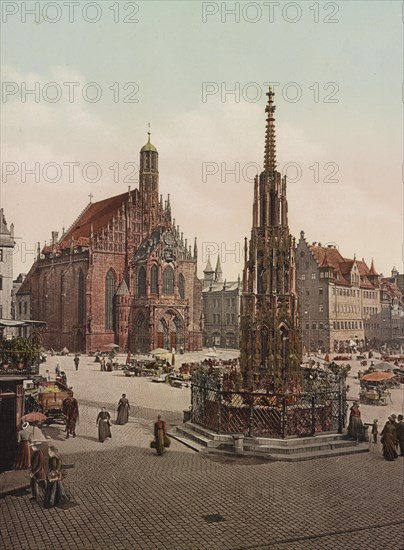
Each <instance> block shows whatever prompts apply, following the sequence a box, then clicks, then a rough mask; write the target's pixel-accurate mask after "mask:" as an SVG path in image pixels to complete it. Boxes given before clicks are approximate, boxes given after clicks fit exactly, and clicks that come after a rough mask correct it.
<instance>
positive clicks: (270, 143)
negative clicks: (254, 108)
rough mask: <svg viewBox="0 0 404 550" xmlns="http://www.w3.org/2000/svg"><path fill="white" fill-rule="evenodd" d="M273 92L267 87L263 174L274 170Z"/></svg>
mask: <svg viewBox="0 0 404 550" xmlns="http://www.w3.org/2000/svg"><path fill="white" fill-rule="evenodd" d="M274 95H275V94H274V92H273V91H272V88H271V86H270V87H269V90H268V93H267V96H268V104H267V106H266V108H265V112H266V113H267V114H268V116H267V126H266V130H265V155H264V172H266V173H268V172H274V171H275V168H276V137H275V118H274V112H275V108H276V107H275V105H274V104H273V103H274V99H273V98H274Z"/></svg>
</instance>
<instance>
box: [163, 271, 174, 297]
mask: <svg viewBox="0 0 404 550" xmlns="http://www.w3.org/2000/svg"><path fill="white" fill-rule="evenodd" d="M163 293H164V294H174V271H173V270H172V268H171V267H166V268H165V270H164V272H163Z"/></svg>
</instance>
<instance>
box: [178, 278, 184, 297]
mask: <svg viewBox="0 0 404 550" xmlns="http://www.w3.org/2000/svg"><path fill="white" fill-rule="evenodd" d="M178 292H179V294H180V298H181V299H182V300H183V299H184V298H185V277H184V275H183V274H182V273H180V275H179V277H178Z"/></svg>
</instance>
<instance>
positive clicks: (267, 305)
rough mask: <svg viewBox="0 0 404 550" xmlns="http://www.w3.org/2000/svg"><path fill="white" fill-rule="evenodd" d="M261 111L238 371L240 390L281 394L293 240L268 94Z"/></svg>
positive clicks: (291, 369) (290, 376) (292, 291)
mask: <svg viewBox="0 0 404 550" xmlns="http://www.w3.org/2000/svg"><path fill="white" fill-rule="evenodd" d="M267 96H268V104H267V107H266V109H265V111H266V113H267V119H266V135H265V154H264V170H263V171H262V173H261V174H260V175H259V176H258V175H257V176H256V177H255V181H254V202H253V219H252V229H251V238H250V242H249V244H248V246H247V239H245V246H244V252H245V265H244V271H243V296H242V310H241V332H242V339H241V370H242V372H243V377H244V385H245V387H246V389H249V390H251V389H253V388H254V387H256V386H257V385H258V384H261V385H265V386H266V387H268V388H269V389H271V390H275V391H285V390H286V389H288V388H291V387H292V386H293V385H294V384H296V383H297V382H298V379H299V371H300V362H301V350H300V338H299V331H298V328H297V326H296V325H297V296H296V288H295V286H296V268H295V260H294V248H295V243H294V239H293V238H292V236H291V235H290V233H289V227H288V205H287V199H286V176H284V177H282V176H281V174H280V173H279V172H278V171H277V170H276V137H275V118H274V112H275V106H274V104H273V98H274V93H273V92H272V90H271V88H269V92H268V93H267Z"/></svg>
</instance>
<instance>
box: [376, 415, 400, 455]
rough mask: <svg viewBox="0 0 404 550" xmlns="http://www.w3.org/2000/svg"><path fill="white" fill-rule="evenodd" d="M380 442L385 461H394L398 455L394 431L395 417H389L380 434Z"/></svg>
mask: <svg viewBox="0 0 404 550" xmlns="http://www.w3.org/2000/svg"><path fill="white" fill-rule="evenodd" d="M380 442H381V443H382V445H383V456H384V458H385V459H386V460H395V459H396V458H397V457H398V455H397V451H396V443H397V431H396V415H395V414H392V415H391V416H389V419H388V421H387V422H386V424H385V426H384V428H383V430H382V432H381V438H380Z"/></svg>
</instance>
